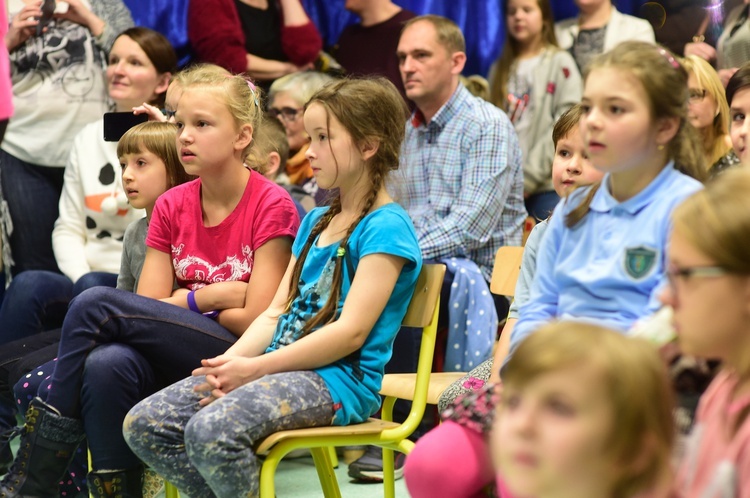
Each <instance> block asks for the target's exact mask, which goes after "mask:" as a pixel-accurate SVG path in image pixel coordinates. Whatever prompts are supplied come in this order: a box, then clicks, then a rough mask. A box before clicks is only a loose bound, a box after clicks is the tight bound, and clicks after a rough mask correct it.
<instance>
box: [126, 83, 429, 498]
mask: <svg viewBox="0 0 750 498" xmlns="http://www.w3.org/2000/svg"><path fill="white" fill-rule="evenodd" d="M406 116H407V110H406V108H405V106H404V103H403V100H402V99H401V97H400V95H399V93H398V91H397V90H396V88H395V87H394V86H393V85H392V84H391V83H390V82H387V81H386V80H384V79H377V80H343V81H338V82H335V83H332V84H329V85H328V86H326V87H324V88H323V89H322V90H320V91H319V92H318V93H316V94H315V95H314V96H313V97H312V99H311V100H310V102H308V103H307V105H306V108H305V115H304V123H305V129H306V131H307V133H308V135H309V136H310V148H309V150H308V152H307V156H308V158H309V159H310V162H311V165H312V168H313V171H314V173H315V176H316V179H317V182H318V184H319V185H320V186H321V188H325V189H332V188H337V189H338V191H339V196H338V197H337V198H335V199H334V200H333V202H332V204H331V206H330V208H318V209H315V210H313V211H311V212H310V213H309V214H308V215H307V217H305V220H304V222H303V224H302V226H301V227H300V230H299V233H298V235H297V240H296V241H295V243H294V246H293V248H292V253H293V255H292V259H291V261H290V263H289V267H288V268H287V271H286V274H285V275H284V278H283V280H282V282H281V284H280V286H279V288H278V290H277V292H276V295H275V297H274V299H273V302H272V304H271V306H270V307H269V308H268V309H267V310H266V311H265V312H263V313H262V314H261V315H260V316H259V317H258V318H257V319H256V320H255V321H254V322H253V323H252V324H251V325H250V327H249V328H248V329H247V331H246V332H245V333H244V334H243V335H242V336H241V338H240V339H239V340H238V341H237V342H236V343H235V344H234V345H233V346H232V347H231V348H229V350H228V351H227V352H226V354H223V355H221V356H218V357H216V358H212V359H207V360H204V361H203V366H202V367H201V368H198V369H196V370H195V371H194V372H193V377H191V378H188V379H185V380H183V381H181V382H178V383H176V384H174V385H172V386H170V387H168V388H166V389H165V390H163V391H161V392H159V393H157V394H155V395H153V396H151V397H150V398H147V399H146V400H144V401H142V402H141V403H139V404H138V405H137V406H136V407H134V408H133V409H132V410H131V411H130V413H129V414H128V417H127V419H126V421H125V425H124V432H125V437H126V440H127V441H128V444H129V445H130V446H131V448H132V449H133V451H134V452H135V453H136V454H137V455H139V456H140V457H141V458H142V459H143V460H144V461H145V462H147V463H148V464H150V465H151V466H152V467H153V468H154V469H155V470H156V471H157V472H158V473H159V474H161V475H163V476H164V478H165V479H167V480H169V481H170V482H172V483H174V484H175V485H176V486H177V487H178V488H179V489H180V490H182V491H184V492H186V493H187V494H188V495H190V496H214V495H215V496H218V497H227V498H229V497H231V498H236V497H237V496H257V495H258V487H259V472H260V464H259V461H258V458H257V456H256V455H255V453H254V451H253V446H254V445H255V444H257V443H258V442H259V441H261V440H262V439H263V438H265V437H266V436H268V435H269V434H272V433H274V432H277V431H279V430H285V429H296V428H300V427H313V426H325V425H331V424H335V425H343V424H349V423H352V422H359V421H362V420H364V419H366V418H367V417H368V416H370V415H372V414H373V413H374V412H375V411H376V410H377V409H378V406H379V403H380V398H379V396H378V390H379V389H380V383H381V379H382V376H383V367H384V366H385V364H386V362H387V361H388V360H389V359H390V357H391V352H392V346H393V340H394V338H395V335H396V332H397V331H398V329H399V326H400V323H401V320H402V319H403V317H404V314H405V313H406V308H407V305H408V303H409V300H410V297H411V294H412V292H413V290H414V285H415V284H416V279H417V276H418V274H419V271H420V268H421V263H422V262H421V253H420V250H419V245H418V243H417V238H416V234H415V232H414V228H413V226H412V224H411V221H410V220H409V217H408V215H407V214H406V212H405V211H404V210H403V209H402V208H401V207H400V206H398V205H397V204H395V203H394V202H393V200H392V199H391V198H390V197H389V196H388V193H387V192H386V190H385V188H384V182H385V179H386V176H387V174H388V172H389V171H390V170H393V169H396V168H397V167H398V152H399V149H400V145H401V142H402V140H403V134H404V126H403V124H404V121H405V119H406ZM176 448H181V449H176ZM167 455H168V457H169V458H165V456H167Z"/></svg>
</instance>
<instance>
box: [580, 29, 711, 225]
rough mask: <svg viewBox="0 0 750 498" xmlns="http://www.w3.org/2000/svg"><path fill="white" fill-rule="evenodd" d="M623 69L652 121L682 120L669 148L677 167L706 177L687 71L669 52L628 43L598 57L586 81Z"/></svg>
mask: <svg viewBox="0 0 750 498" xmlns="http://www.w3.org/2000/svg"><path fill="white" fill-rule="evenodd" d="M605 68H612V69H619V70H622V71H626V72H628V73H629V74H631V75H632V76H634V77H635V78H636V79H637V80H638V81H639V82H640V83H641V86H642V87H643V90H644V93H645V94H646V98H647V99H648V102H647V104H648V107H649V109H650V111H651V120H652V121H655V120H657V119H663V118H678V119H679V120H680V124H679V129H678V130H677V133H676V134H675V136H674V138H672V140H671V141H670V142H669V144H668V145H667V153H668V157H669V158H671V159H672V160H674V162H675V168H677V169H678V170H680V171H681V172H683V173H685V174H686V175H689V176H691V177H693V178H695V179H697V180H700V181H703V180H705V178H706V174H707V173H706V172H707V168H706V167H705V155H704V153H703V150H702V147H701V146H700V144H699V142H700V141H699V139H698V136H697V133H696V131H695V128H693V127H692V125H690V123H688V122H687V102H688V88H687V72H686V71H685V68H684V67H683V66H682V65H680V63H679V62H677V59H676V58H675V56H674V55H673V54H672V53H671V52H669V51H668V50H666V49H664V48H661V47H655V46H654V45H653V44H651V43H646V42H640V41H627V42H623V43H620V44H619V45H617V46H616V47H615V48H613V49H612V50H610V51H609V52H605V53H603V54H601V55H598V56H597V57H596V58H594V59H593V60H592V61H591V62H590V63H589V65H588V66H587V67H586V70H585V71H584V82H585V81H587V80H588V78H589V76H590V75H591V73H592V72H593V71H596V70H599V69H605ZM600 186H601V182H597V183H595V184H594V185H593V186H592V187H591V188H590V189H589V191H588V193H587V194H586V197H585V198H584V199H583V201H582V202H581V203H580V204H579V205H578V206H576V207H575V208H574V209H573V210H572V211H570V212H569V213H568V215H567V216H566V218H565V225H566V226H567V227H569V228H570V227H573V226H575V225H576V224H578V223H579V222H580V221H581V220H582V219H583V218H584V217H585V216H586V214H587V213H588V211H589V206H590V205H591V201H592V200H593V198H594V195H595V194H596V192H597V190H598V189H599V187H600Z"/></svg>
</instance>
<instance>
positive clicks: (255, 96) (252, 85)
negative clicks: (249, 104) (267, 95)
mask: <svg viewBox="0 0 750 498" xmlns="http://www.w3.org/2000/svg"><path fill="white" fill-rule="evenodd" d="M245 81H246V82H247V87H248V88H249V89H250V92H251V93H252V94H253V100H254V101H255V105H256V106H257V107H258V108H260V102H259V101H258V93H257V91H256V88H255V84H254V83H253V82H252V81H250V80H247V79H246V80H245Z"/></svg>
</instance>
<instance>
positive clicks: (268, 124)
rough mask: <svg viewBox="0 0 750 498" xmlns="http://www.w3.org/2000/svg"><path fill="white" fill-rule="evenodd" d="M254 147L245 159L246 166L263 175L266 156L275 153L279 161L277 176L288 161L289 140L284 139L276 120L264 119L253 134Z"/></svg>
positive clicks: (282, 128)
mask: <svg viewBox="0 0 750 498" xmlns="http://www.w3.org/2000/svg"><path fill="white" fill-rule="evenodd" d="M253 141H254V142H255V146H254V147H253V150H252V151H251V152H250V156H249V157H248V159H247V162H248V164H249V165H250V166H251V167H252V168H253V169H254V170H256V171H258V173H260V174H265V173H266V169H267V166H268V155H269V154H271V152H276V153H277V154H278V155H279V158H280V159H281V161H280V163H279V164H281V167H279V171H277V172H276V175H277V176H278V175H279V174H280V173H281V172H282V171H283V169H284V168H283V165H284V164H286V162H287V161H288V160H289V140H287V138H286V131H285V130H284V125H282V124H281V122H280V121H279V120H278V119H274V118H270V117H266V118H265V119H264V120H263V123H262V124H261V125H260V128H258V129H257V130H255V132H254V133H253Z"/></svg>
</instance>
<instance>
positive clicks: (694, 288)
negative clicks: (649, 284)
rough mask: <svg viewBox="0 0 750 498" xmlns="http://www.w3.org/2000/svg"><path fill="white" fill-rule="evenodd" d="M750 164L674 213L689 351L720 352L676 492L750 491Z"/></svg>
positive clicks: (680, 329) (680, 333) (677, 312)
mask: <svg viewBox="0 0 750 498" xmlns="http://www.w3.org/2000/svg"><path fill="white" fill-rule="evenodd" d="M748 191H750V171H748V170H746V169H737V170H729V171H726V172H724V173H721V174H720V175H719V176H718V177H717V178H716V179H715V180H713V181H712V182H710V183H708V184H707V185H706V189H705V190H703V191H700V192H698V193H696V194H693V196H692V197H690V198H688V199H687V200H686V201H685V202H684V203H683V204H682V205H681V206H679V207H678V208H677V209H676V210H675V211H674V214H673V215H672V218H673V223H674V228H673V230H672V235H671V238H670V243H669V249H668V255H669V265H670V266H669V269H668V270H667V275H668V276H669V286H668V287H667V288H666V289H665V291H664V292H663V293H662V296H661V300H662V302H663V303H664V304H665V305H668V306H671V307H672V308H673V309H674V319H673V320H674V326H675V329H676V331H677V337H678V340H679V344H680V348H681V349H682V351H683V352H684V353H685V354H688V355H695V356H701V357H704V358H716V359H720V360H721V361H722V363H723V371H722V372H720V373H719V374H718V375H717V376H716V378H715V379H714V381H713V382H712V383H711V385H710V386H709V387H708V389H707V390H706V393H705V394H704V395H703V396H702V397H701V400H700V404H699V405H698V412H697V414H696V420H695V425H694V428H693V432H692V433H691V435H690V436H689V439H688V442H687V444H686V448H685V455H684V456H683V458H682V462H681V465H680V468H679V472H678V474H677V480H676V482H675V487H674V494H673V496H675V497H680V498H682V497H685V498H687V497H700V498H724V497H733V498H748V497H750V417H748V415H750V258H748V255H750V198H748V195H747V193H748Z"/></svg>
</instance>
